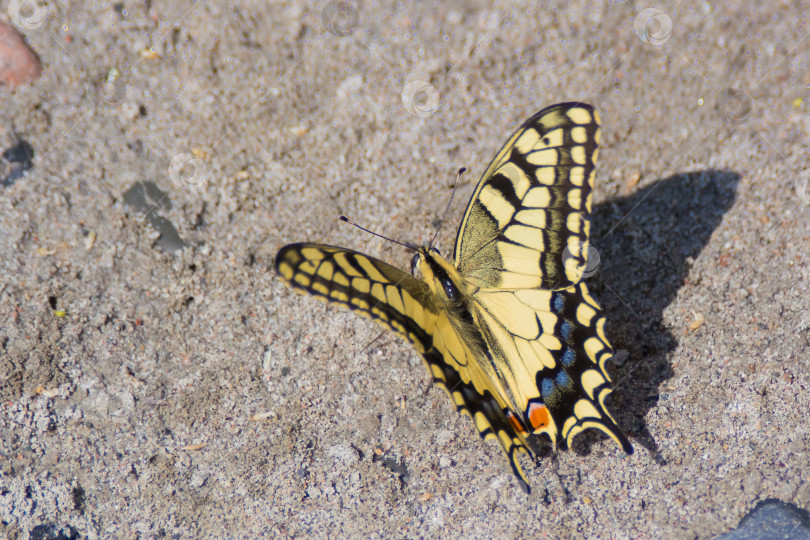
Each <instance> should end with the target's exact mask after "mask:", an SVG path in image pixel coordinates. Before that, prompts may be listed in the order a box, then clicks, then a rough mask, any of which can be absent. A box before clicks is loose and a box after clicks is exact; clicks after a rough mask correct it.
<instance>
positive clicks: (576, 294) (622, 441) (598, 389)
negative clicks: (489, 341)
mask: <svg viewBox="0 0 810 540" xmlns="http://www.w3.org/2000/svg"><path fill="white" fill-rule="evenodd" d="M552 306H553V310H554V311H555V314H556V315H557V317H558V327H559V333H560V336H561V337H562V339H563V341H562V342H563V350H564V351H565V352H564V353H563V354H562V355H560V357H559V358H560V365H559V366H558V367H557V369H556V370H555V372H556V375H555V380H558V381H559V380H564V381H566V382H567V384H564V385H561V386H560V387H558V390H559V391H560V397H562V396H565V397H564V399H563V401H565V402H568V403H571V405H568V406H566V407H565V408H564V411H557V412H558V414H560V422H559V423H558V425H559V426H560V434H561V435H562V439H563V440H564V441H565V442H566V443H567V444H568V445H569V446H570V444H571V441H572V440H573V438H574V437H575V436H576V435H577V434H579V433H580V432H582V431H584V430H586V429H590V428H596V429H599V430H601V431H602V432H604V433H605V434H606V435H607V436H609V437H610V438H611V439H613V440H614V441H615V442H616V443H617V444H619V446H621V447H622V449H623V450H624V451H625V452H626V453H628V454H632V453H633V447H632V445H631V444H630V441H628V439H627V437H626V436H625V435H624V433H623V432H622V430H621V429H620V428H619V426H618V425H617V424H616V421H615V419H614V418H613V417H612V416H611V415H610V413H609V412H608V408H607V405H606V403H605V401H606V399H607V396H608V395H610V393H611V392H612V391H613V387H612V385H611V383H610V377H609V376H608V374H607V370H606V364H607V362H608V360H609V359H610V358H611V357H612V356H613V348H612V347H611V346H610V343H609V342H608V340H607V337H606V335H605V316H604V313H603V312H602V310H601V309H600V308H599V305H598V304H597V303H596V300H594V299H593V297H592V296H591V295H590V293H589V292H588V288H587V286H586V285H585V283H580V284H578V285H576V286H574V287H571V288H570V289H568V290H566V291H557V292H555V293H554V295H553V300H552ZM563 373H564V375H561V374H563ZM539 378H540V375H539V374H538V379H539ZM538 384H539V386H540V387H543V386H544V385H546V386H548V384H549V383H548V381H547V379H544V380H542V381H541V380H538Z"/></svg>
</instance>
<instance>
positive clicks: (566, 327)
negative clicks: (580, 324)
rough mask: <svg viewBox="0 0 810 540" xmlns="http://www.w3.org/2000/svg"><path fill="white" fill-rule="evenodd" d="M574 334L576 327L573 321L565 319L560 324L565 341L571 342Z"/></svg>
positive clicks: (561, 334)
mask: <svg viewBox="0 0 810 540" xmlns="http://www.w3.org/2000/svg"><path fill="white" fill-rule="evenodd" d="M573 334H574V327H573V326H572V325H571V323H570V322H568V321H563V322H562V324H561V325H560V336H562V338H563V339H564V340H565V341H568V342H570V341H571V336H572V335H573Z"/></svg>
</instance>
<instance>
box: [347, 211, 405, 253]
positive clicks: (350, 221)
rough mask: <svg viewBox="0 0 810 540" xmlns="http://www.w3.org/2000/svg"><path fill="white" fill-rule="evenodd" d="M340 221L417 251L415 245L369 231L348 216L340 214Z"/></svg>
mask: <svg viewBox="0 0 810 540" xmlns="http://www.w3.org/2000/svg"><path fill="white" fill-rule="evenodd" d="M340 221H345V222H346V223H348V224H349V225H354V226H355V227H357V228H358V229H360V230H361V231H366V232H367V233H368V234H373V235H374V236H377V237H379V238H382V239H383V240H388V241H389V242H393V243H395V244H398V245H400V246H402V247H406V248H408V249H410V250H413V251H419V248H418V247H416V246H414V245H413V244H406V243H404V242H397V241H396V240H394V239H393V238H388V237H387V236H383V235H381V234H378V233H375V232H374V231H370V230H368V229H366V228H365V227H361V226H360V225H358V224H357V223H355V222H354V221H352V220H350V219H349V218H347V217H346V216H340Z"/></svg>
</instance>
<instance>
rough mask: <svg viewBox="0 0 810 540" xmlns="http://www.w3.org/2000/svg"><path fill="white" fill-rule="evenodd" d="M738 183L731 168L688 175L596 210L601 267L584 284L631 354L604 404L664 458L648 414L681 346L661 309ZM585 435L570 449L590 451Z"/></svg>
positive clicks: (614, 370) (614, 339) (613, 365)
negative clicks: (651, 427)
mask: <svg viewBox="0 0 810 540" xmlns="http://www.w3.org/2000/svg"><path fill="white" fill-rule="evenodd" d="M739 180H740V175H739V174H737V173H735V172H732V171H723V170H712V169H709V170H701V171H693V172H686V173H682V174H677V175H674V176H671V177H669V178H665V179H663V180H659V181H657V182H655V183H653V184H651V185H649V186H646V187H645V188H643V189H641V190H639V191H638V192H636V193H633V194H632V195H629V196H626V197H620V198H616V199H612V200H608V201H606V202H604V203H602V204H600V205H598V206H597V207H596V208H595V209H594V211H593V215H592V220H591V226H592V234H591V238H592V240H591V245H592V246H593V247H594V248H595V249H596V250H597V252H598V255H599V259H600V266H599V267H598V269H597V272H596V274H595V275H593V276H592V277H591V278H590V279H589V280H588V285H589V287H590V289H591V291H592V293H593V294H594V296H595V297H596V298H597V299H598V300H600V302H601V305H602V308H603V309H604V311H605V313H606V316H607V324H606V332H607V336H608V338H609V339H610V341H611V343H612V344H613V346H614V348H615V349H616V350H622V349H624V350H627V351H628V352H629V357H628V356H625V355H622V354H619V355H617V356H616V357H614V359H615V360H614V361H612V362H609V364H608V370H609V372H610V375H611V378H612V379H613V381H614V388H615V391H614V393H613V394H612V395H611V396H610V398H609V400H608V408H609V410H611V411H612V412H613V414H614V417H616V420H617V422H618V423H619V425H620V426H621V427H622V428H623V429H624V430H625V432H626V433H628V435H629V436H630V437H631V439H632V440H633V441H634V442H636V443H638V444H639V445H641V446H643V447H644V448H646V449H647V450H649V451H650V452H651V453H652V454H653V455H654V456H656V459H657V460H658V461H662V458H660V454H659V453H658V445H657V443H656V441H655V439H654V438H653V436H652V434H651V433H650V432H649V430H648V429H647V424H646V422H645V418H646V416H647V413H648V412H649V411H650V409H652V408H653V407H655V406H656V405H657V404H658V402H659V401H660V400H661V399H666V396H661V395H660V394H659V391H658V388H659V386H660V385H661V383H662V382H664V381H665V380H667V379H669V378H671V377H672V375H673V371H672V366H671V365H670V361H669V356H670V353H671V352H672V351H673V350H674V349H675V347H676V346H677V345H678V342H677V338H676V336H675V335H674V334H673V333H672V332H671V331H670V329H668V328H666V327H665V324H664V322H663V312H664V310H665V309H666V308H667V306H669V304H670V303H671V302H672V300H673V299H674V298H675V295H676V294H677V293H678V290H679V289H680V288H681V287H682V286H683V285H684V284H686V283H688V276H689V270H690V268H691V266H692V264H693V262H694V260H695V259H697V258H698V257H699V256H700V253H701V251H702V250H703V248H704V247H705V246H706V244H707V243H708V241H709V238H710V237H711V235H712V232H713V231H714V230H715V229H716V228H717V226H718V225H719V224H720V221H721V220H722V218H723V215H724V214H725V212H726V211H727V210H728V209H729V208H730V207H731V205H732V204H733V203H734V200H735V198H736V192H737V184H738V183H739ZM623 356H624V358H622V357H623ZM583 439H586V440H585V441H584V443H585V444H584V445H580V444H576V445H575V451H577V452H586V453H587V452H588V447H589V443H588V441H587V438H585V437H583Z"/></svg>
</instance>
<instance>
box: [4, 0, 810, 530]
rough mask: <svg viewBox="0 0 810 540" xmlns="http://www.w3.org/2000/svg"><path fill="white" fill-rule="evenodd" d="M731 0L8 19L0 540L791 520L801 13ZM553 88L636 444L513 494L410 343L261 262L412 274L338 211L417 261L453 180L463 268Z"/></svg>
mask: <svg viewBox="0 0 810 540" xmlns="http://www.w3.org/2000/svg"><path fill="white" fill-rule="evenodd" d="M18 3H19V2H16V3H15V2H11V3H9V2H3V3H2V6H1V7H2V8H3V10H0V16H3V17H4V18H6V20H11V18H10V17H6V16H7V15H8V13H7V12H9V11H10V10H11V8H13V7H14V5H16V4H18ZM746 4H747V3H745V2H728V3H723V2H695V1H682V2H662V3H661V4H659V5H658V6H657V7H658V8H659V9H660V12H651V11H646V12H645V11H644V8H645V7H647V6H646V5H644V4H636V5H633V4H632V3H629V2H602V3H600V4H599V5H598V6H596V7H593V6H588V5H587V3H586V2H584V1H579V0H568V1H565V2H556V1H555V2H527V1H524V2H499V3H498V4H497V6H495V7H492V6H489V5H488V3H486V2H479V3H472V2H460V1H459V2H450V3H445V2H440V3H435V4H430V3H421V2H410V3H409V2H400V3H396V4H394V3H386V4H379V3H376V2H360V3H357V4H346V5H344V4H335V3H331V4H327V3H325V2H311V3H299V2H296V3H294V4H291V5H285V4H274V3H269V2H264V1H257V0H242V1H237V2H231V3H228V2H224V1H219V0H216V1H214V0H211V1H207V2H203V1H198V2H165V1H157V0H156V1H152V2H136V1H127V2H122V3H118V4H110V3H101V2H98V3H89V2H77V1H66V0H60V1H58V2H49V3H48V4H47V6H46V7H45V12H44V13H43V16H42V17H41V18H39V19H34V18H33V14H32V13H28V12H26V17H28V19H27V20H28V22H27V23H25V21H23V22H24V23H25V27H24V28H23V29H22V32H23V33H24V35H25V36H26V39H27V41H28V43H29V44H30V45H31V47H32V48H33V49H34V50H35V51H36V52H37V54H38V55H39V57H40V59H41V60H42V63H43V67H44V72H43V76H42V78H41V79H39V80H38V81H36V82H35V83H33V84H30V85H26V86H23V87H20V88H17V89H16V90H14V91H13V92H12V91H10V90H9V89H8V88H0V95H1V97H0V103H2V106H1V110H2V116H0V146H2V149H5V148H8V147H11V146H12V145H14V144H15V143H16V142H17V140H18V139H23V140H25V141H27V142H28V143H29V144H31V146H32V148H33V149H34V151H35V157H34V161H33V163H34V167H33V168H32V169H31V170H29V171H27V173H26V174H25V175H24V176H23V177H22V178H19V179H18V180H17V181H16V182H13V183H11V184H10V185H4V186H3V187H2V188H0V230H1V231H2V234H1V235H0V272H1V273H2V282H1V283H0V400H1V401H0V424H2V433H0V463H1V464H2V469H1V470H0V535H2V536H6V537H9V538H56V537H58V536H57V535H58V532H59V531H61V533H62V535H63V537H68V538H69V537H81V538H110V537H113V538H133V537H139V538H163V537H172V538H181V537H194V536H219V537H223V536H227V537H243V538H244V537H256V536H258V535H268V536H273V537H277V536H287V535H288V536H314V537H325V536H331V537H351V536H354V537H371V538H375V537H376V538H380V537H410V538H415V537H436V536H440V535H441V536H451V537H457V536H461V537H478V538H486V537H493V536H495V537H517V538H529V537H531V538H536V537H552V538H571V537H579V536H582V535H587V536H589V537H604V538H629V537H634V538H637V537H645V538H649V537H661V536H665V537H669V538H709V537H713V536H715V535H718V534H722V533H724V532H727V531H729V530H732V529H734V528H735V527H736V526H737V524H738V523H739V521H740V519H741V518H742V517H743V516H744V515H745V514H746V513H748V512H749V511H750V510H751V509H752V508H754V506H755V505H756V504H757V502H759V501H763V500H765V499H767V498H777V499H779V500H781V501H783V502H785V503H789V504H791V505H795V506H797V507H800V508H805V509H807V508H808V507H810V457H808V454H807V447H808V444H810V425H808V421H807V417H808V413H807V411H808V409H809V408H810V393H809V392H808V389H809V388H810V370H808V367H810V317H808V309H807V303H808V298H810V291H809V290H808V289H809V288H810V250H809V249H808V247H810V186H808V182H807V179H808V176H810V175H807V176H805V175H803V174H802V171H804V170H805V169H806V168H807V167H808V166H810V165H808V162H807V159H806V157H805V156H806V152H807V147H808V141H810V112H809V111H808V107H810V95H808V88H809V87H810V75H808V73H810V66H808V63H810V39H808V34H810V25H808V18H807V14H806V13H807V11H808V8H810V4H808V3H807V2H787V1H785V2H781V3H777V4H776V5H775V6H773V5H769V6H768V7H765V6H764V5H763V7H747V6H746ZM43 5H44V4H43ZM6 7H9V8H10V9H9V10H7V9H6ZM650 7H654V6H650ZM634 21H636V22H638V21H641V25H640V27H639V29H640V30H641V32H640V33H639V32H637V28H634ZM645 21H647V23H648V24H647V26H646V27H647V28H648V32H647V33H646V34H645V33H644V32H643V28H645V25H644V23H645ZM636 26H639V25H638V24H637V25H636ZM567 100H582V101H587V102H589V103H592V104H593V105H595V106H596V107H597V108H598V109H599V111H600V113H601V117H602V121H603V124H604V137H603V146H602V150H601V154H600V164H599V168H598V174H597V188H596V189H597V193H596V199H595V202H596V208H595V211H594V217H593V226H594V238H593V245H594V246H595V248H596V249H597V250H598V253H599V256H600V261H601V266H600V267H599V269H598V271H597V272H596V273H595V274H594V275H593V276H592V277H591V278H589V279H590V284H591V287H592V289H593V290H594V294H595V295H596V297H597V298H598V299H600V301H601V303H602V305H603V307H604V308H605V311H606V312H607V316H608V321H609V322H608V327H607V331H608V336H610V338H611V340H612V342H613V344H614V346H615V347H616V349H618V350H621V351H626V352H627V354H625V353H624V352H622V353H621V354H620V355H618V356H619V358H618V361H616V362H614V363H613V365H611V366H610V372H611V374H612V376H613V378H614V380H615V381H616V391H615V393H614V397H613V399H612V400H611V402H610V408H611V410H612V411H614V414H615V416H616V417H617V420H618V422H619V424H620V425H621V426H622V427H623V428H624V429H625V431H626V432H627V433H628V435H629V436H630V438H631V440H632V441H633V443H634V445H635V447H636V453H635V454H634V455H632V456H629V457H627V456H623V455H622V454H621V452H620V450H619V449H618V448H617V447H616V445H615V443H613V442H612V441H609V440H607V439H606V438H605V437H602V436H600V435H598V434H588V435H583V436H581V437H580V439H579V440H578V441H577V444H575V445H574V448H573V451H569V452H562V453H559V454H558V455H557V456H556V458H552V457H546V458H543V459H540V460H538V461H537V463H534V464H533V463H532V462H531V461H530V460H528V459H524V461H523V466H524V469H525V470H526V472H527V475H528V478H529V481H530V483H531V484H532V486H533V488H534V490H533V493H532V495H531V496H530V497H526V496H525V495H523V494H522V493H521V492H520V491H518V489H517V485H516V484H515V483H514V481H513V480H512V478H511V476H510V472H509V469H508V466H507V463H506V460H505V458H503V456H502V455H501V451H500V449H499V448H498V447H497V446H495V445H494V444H490V443H485V442H483V441H481V440H480V438H479V437H478V435H477V434H476V433H475V432H474V429H473V427H472V425H471V423H470V421H469V420H468V419H467V418H464V417H460V416H458V415H456V414H455V412H454V409H453V407H452V406H451V403H450V401H449V400H448V399H447V397H446V396H445V394H444V393H443V392H442V391H441V390H440V389H438V388H435V387H433V386H432V385H431V384H430V382H429V378H428V374H427V372H426V370H425V369H424V367H423V366H422V363H421V360H420V359H419V357H418V356H417V354H416V353H415V352H414V351H413V350H412V349H411V347H410V346H409V345H408V344H406V343H402V342H400V341H399V340H398V339H397V338H396V337H395V336H394V335H393V334H391V333H388V332H385V333H381V329H380V328H378V327H376V326H374V325H373V324H372V323H370V322H369V321H367V320H364V319H360V318H358V317H356V316H354V315H353V314H351V313H345V312H342V311H340V310H336V309H332V308H328V307H326V306H324V305H322V304H321V303H319V302H316V301H314V300H312V299H311V298H308V297H305V296H299V295H297V294H295V293H293V292H291V291H289V290H288V289H287V288H286V287H284V286H283V285H282V284H281V283H280V282H279V281H278V280H277V279H276V277H275V275H274V273H273V272H272V268H271V266H272V261H273V257H274V255H275V253H276V251H277V250H278V248H279V247H280V246H282V245H284V244H286V243H288V242H293V241H303V240H310V241H319V242H326V243H332V244H336V245H342V246H347V247H351V248H353V249H358V250H362V251H364V252H367V253H370V254H373V255H375V256H378V257H380V258H383V259H385V260H388V261H390V262H392V263H394V264H397V265H399V266H400V267H402V268H408V267H409V261H410V256H411V254H410V253H408V252H407V250H405V249H403V248H400V247H398V246H396V245H394V244H390V243H386V242H383V241H381V240H379V239H376V238H374V237H371V236H369V235H367V234H365V233H362V232H360V231H358V230H356V229H354V228H352V227H349V226H346V225H345V224H341V223H339V222H338V220H337V217H338V216H339V215H340V214H347V215H349V216H350V217H352V218H353V219H355V220H356V221H358V222H359V223H361V224H363V225H366V226H368V227H370V228H373V229H375V230H379V231H381V232H384V233H385V234H387V235H389V236H391V237H393V238H396V239H400V240H403V241H411V242H417V243H420V242H424V241H427V240H428V239H429V237H430V235H431V234H432V232H433V231H434V229H435V226H436V224H437V222H438V220H439V218H440V216H441V214H442V212H443V210H444V206H445V205H446V203H447V200H448V198H449V195H450V186H451V184H452V181H453V178H454V173H455V171H456V170H457V169H458V168H459V167H461V166H466V167H468V168H469V170H470V172H469V174H468V175H467V176H466V178H465V182H463V183H462V185H461V187H460V188H459V192H458V194H457V196H456V198H455V200H454V203H453V206H452V209H451V213H450V217H449V218H448V220H449V223H451V224H450V225H446V226H445V227H444V228H443V229H442V231H441V234H440V235H439V247H440V249H442V251H443V252H445V253H448V252H451V251H452V246H453V242H454V235H455V228H456V227H455V223H457V222H458V220H459V219H460V217H461V214H462V212H463V210H464V206H465V203H466V200H467V199H468V198H469V196H470V193H471V192H472V189H473V186H474V184H475V181H476V180H477V178H478V175H480V174H481V173H482V172H483V169H484V168H485V166H486V164H487V163H488V161H489V159H490V158H491V157H492V155H493V154H494V152H495V151H496V150H497V148H498V147H499V146H500V145H501V143H502V142H503V141H504V140H505V139H506V137H507V136H508V134H509V133H510V132H511V130H512V129H514V128H515V127H516V126H517V125H518V124H519V123H520V122H522V121H523V120H524V119H525V118H527V117H528V116H529V115H531V114H532V113H533V112H535V111H537V110H539V109H541V108H542V107H545V106H547V105H550V104H552V103H556V102H559V101H567Z"/></svg>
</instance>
